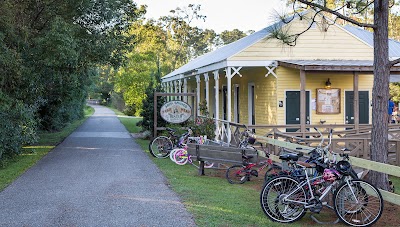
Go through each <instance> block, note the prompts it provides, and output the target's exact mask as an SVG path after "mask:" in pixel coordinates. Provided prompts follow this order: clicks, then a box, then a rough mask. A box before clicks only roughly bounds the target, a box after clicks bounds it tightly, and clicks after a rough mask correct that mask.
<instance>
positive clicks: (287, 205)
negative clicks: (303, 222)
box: [260, 176, 307, 223]
mask: <svg viewBox="0 0 400 227" xmlns="http://www.w3.org/2000/svg"><path fill="white" fill-rule="evenodd" d="M299 183H300V182H299V180H298V179H296V178H294V177H291V176H276V177H274V178H272V179H271V180H270V181H269V182H267V183H266V184H264V186H263V188H262V190H261V194H260V204H261V209H262V210H263V212H264V214H265V215H267V217H268V218H269V219H270V220H272V221H276V222H280V223H292V222H295V221H297V220H299V219H301V218H302V217H303V216H304V215H305V213H306V210H305V208H304V205H303V204H300V203H295V202H290V201H286V202H283V201H282V198H283V197H284V196H285V195H289V194H290V193H294V194H293V195H291V196H290V197H288V199H290V200H294V201H299V202H306V197H307V195H306V191H305V190H304V188H303V187H301V188H297V185H298V184H299Z"/></svg>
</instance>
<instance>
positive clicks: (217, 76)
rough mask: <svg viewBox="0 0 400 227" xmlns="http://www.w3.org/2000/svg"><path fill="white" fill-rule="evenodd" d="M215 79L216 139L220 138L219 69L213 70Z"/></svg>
mask: <svg viewBox="0 0 400 227" xmlns="http://www.w3.org/2000/svg"><path fill="white" fill-rule="evenodd" d="M213 74H214V80H215V87H214V89H215V140H217V139H218V131H219V125H218V120H219V74H218V70H215V71H214V72H213Z"/></svg>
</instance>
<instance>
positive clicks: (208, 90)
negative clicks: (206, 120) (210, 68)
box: [204, 73, 210, 113]
mask: <svg viewBox="0 0 400 227" xmlns="http://www.w3.org/2000/svg"><path fill="white" fill-rule="evenodd" d="M209 79H210V78H209V77H208V73H204V81H205V82H206V102H207V110H208V112H209V113H210V81H209Z"/></svg>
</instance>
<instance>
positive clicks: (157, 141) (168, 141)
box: [149, 128, 193, 158]
mask: <svg viewBox="0 0 400 227" xmlns="http://www.w3.org/2000/svg"><path fill="white" fill-rule="evenodd" d="M166 130H167V132H168V134H169V136H157V137H156V138H154V139H153V140H152V141H151V142H150V143H149V151H150V154H151V155H153V157H155V158H166V157H168V155H169V154H170V152H171V151H172V150H173V149H174V148H176V147H179V146H180V145H179V144H183V143H184V140H186V139H187V137H189V136H190V135H191V134H192V133H193V132H192V129H190V128H189V129H188V131H187V132H186V133H184V134H182V135H181V136H180V137H179V138H178V136H177V135H176V134H175V130H174V129H171V128H166Z"/></svg>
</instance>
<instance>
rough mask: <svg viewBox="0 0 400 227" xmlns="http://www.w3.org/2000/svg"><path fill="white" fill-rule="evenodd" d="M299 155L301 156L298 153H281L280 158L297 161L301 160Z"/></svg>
mask: <svg viewBox="0 0 400 227" xmlns="http://www.w3.org/2000/svg"><path fill="white" fill-rule="evenodd" d="M299 157H301V156H300V155H298V154H281V155H279V159H281V160H284V161H297V160H299Z"/></svg>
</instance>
